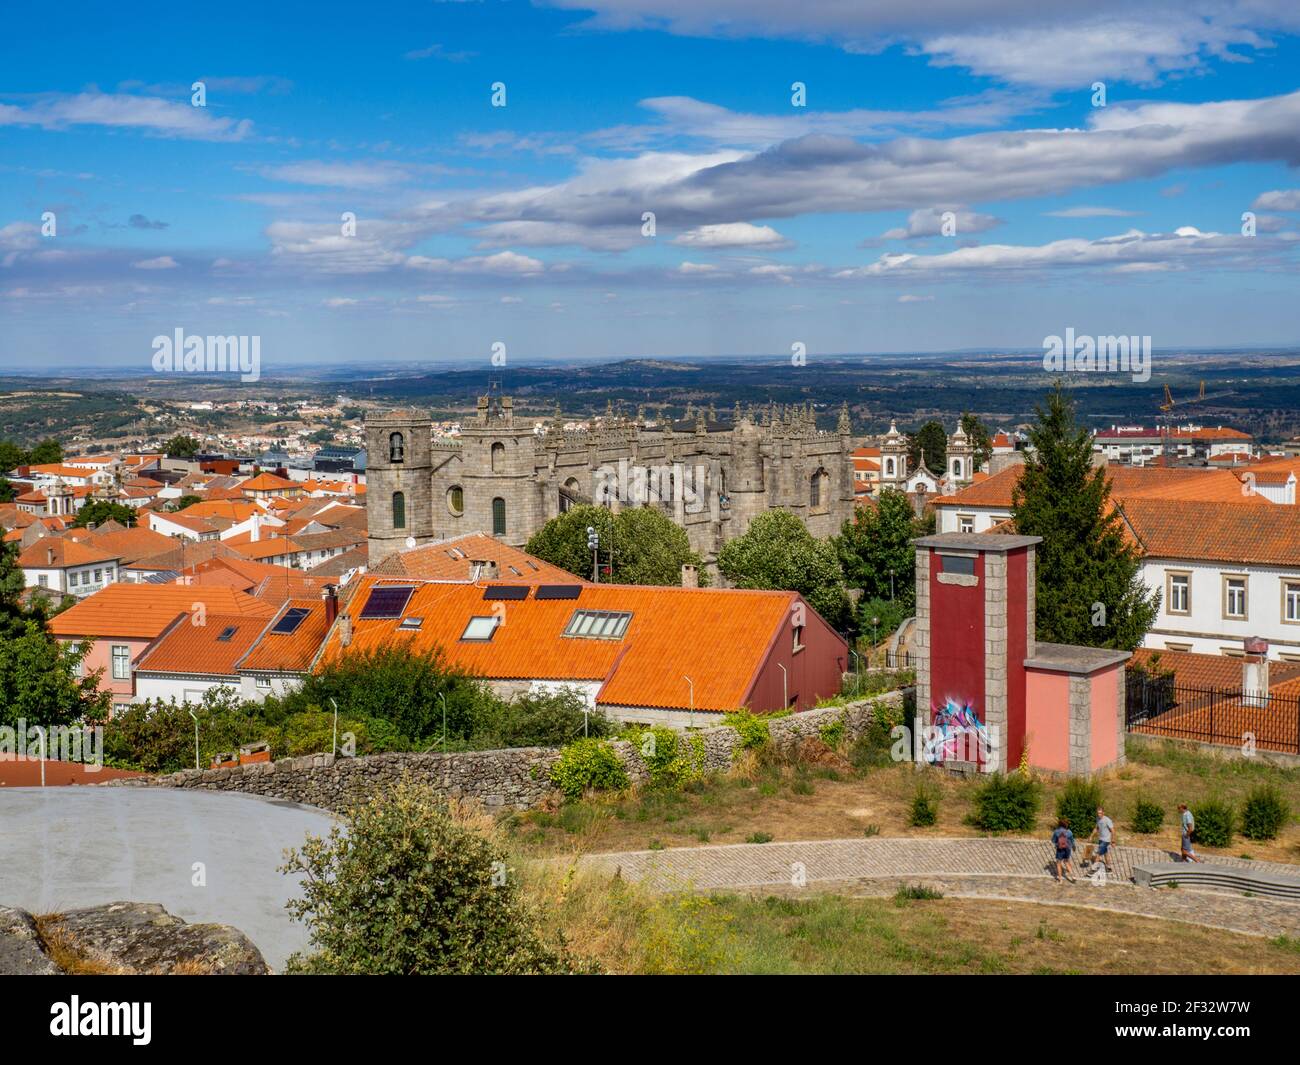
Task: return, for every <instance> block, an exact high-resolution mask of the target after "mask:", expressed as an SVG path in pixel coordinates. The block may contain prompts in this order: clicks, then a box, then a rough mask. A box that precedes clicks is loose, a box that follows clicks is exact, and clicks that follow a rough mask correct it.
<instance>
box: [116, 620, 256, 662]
mask: <svg viewBox="0 0 1300 1065" xmlns="http://www.w3.org/2000/svg"><path fill="white" fill-rule="evenodd" d="M198 617H199V615H192V616H182V617H181V618H180V619H179V620H176V621H175V622H174V623H173V624H172V626H171V628H169V629H168V630H167V631H166V633H164V634H163V637H162V638H161V639H160V640H159V641H158V642H157V643H156V644H154V646H153V647H152V648H151V649H150V650H148V651H146V652H145V653H144V654H143V655H142V656H141V657H140V659H139V661H138V662H137V663H136V667H135V668H136V670H137V671H138V672H144V673H185V674H190V675H199V676H205V677H234V676H236V675H237V674H236V673H235V663H236V662H237V661H238V660H239V659H240V658H242V657H243V656H244V654H245V653H246V652H247V651H248V649H249V648H250V647H252V646H253V644H254V642H256V640H257V638H258V637H259V636H261V635H262V633H263V631H264V630H265V629H266V625H267V621H268V618H267V617H266V616H265V615H260V616H259V615H254V614H214V613H209V614H207V615H206V616H204V617H203V621H202V624H198V625H196V624H194V621H195V620H197V618H198ZM232 629H233V630H234V631H233V632H231V631H230V630H232ZM222 636H227V637H228V638H227V639H224V640H223V639H222V638H221V637H222Z"/></svg>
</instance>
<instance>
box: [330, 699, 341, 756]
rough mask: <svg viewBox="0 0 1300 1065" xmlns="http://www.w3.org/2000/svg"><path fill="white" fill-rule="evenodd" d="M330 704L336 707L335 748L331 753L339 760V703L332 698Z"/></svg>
mask: <svg viewBox="0 0 1300 1065" xmlns="http://www.w3.org/2000/svg"><path fill="white" fill-rule="evenodd" d="M330 702H331V703H332V704H333V705H334V746H333V748H332V749H331V752H330V753H331V754H333V755H334V757H335V758H337V757H338V756H339V701H338V700H337V699H335V698H334V697H333V696H330Z"/></svg>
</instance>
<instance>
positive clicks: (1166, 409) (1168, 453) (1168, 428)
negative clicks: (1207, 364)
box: [1160, 381, 1234, 466]
mask: <svg viewBox="0 0 1300 1065" xmlns="http://www.w3.org/2000/svg"><path fill="white" fill-rule="evenodd" d="M1231 395H1234V392H1233V391H1232V389H1227V390H1225V391H1223V392H1212V393H1210V394H1209V395H1206V393H1205V382H1204V381H1202V382H1201V390H1200V392H1199V393H1197V395H1196V396H1195V397H1193V398H1192V399H1174V397H1173V394H1172V393H1171V392H1170V391H1169V386H1168V385H1165V401H1164V402H1163V403H1161V404H1160V410H1161V413H1163V414H1164V419H1165V432H1164V446H1163V447H1162V449H1161V451H1162V453H1163V454H1164V459H1165V465H1166V466H1168V465H1170V463H1171V462H1172V460H1173V450H1174V444H1173V435H1174V427H1173V420H1174V408H1175V407H1190V406H1193V405H1195V404H1197V403H1207V402H1209V401H1210V400H1214V399H1222V398H1223V397H1224V396H1231Z"/></svg>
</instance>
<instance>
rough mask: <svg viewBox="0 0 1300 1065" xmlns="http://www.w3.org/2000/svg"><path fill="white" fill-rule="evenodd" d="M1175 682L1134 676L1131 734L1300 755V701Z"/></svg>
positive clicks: (1127, 717) (1128, 691)
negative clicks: (1168, 737) (1144, 734)
mask: <svg viewBox="0 0 1300 1065" xmlns="http://www.w3.org/2000/svg"><path fill="white" fill-rule="evenodd" d="M1175 680H1176V678H1175V677H1173V676H1152V675H1150V674H1147V673H1143V672H1138V671H1134V670H1130V671H1129V673H1128V675H1127V677H1126V678H1125V681H1126V683H1125V706H1124V722H1125V725H1126V727H1127V728H1128V730H1129V731H1130V732H1142V733H1147V734H1150V735H1155V736H1170V737H1172V738H1175V739H1184V740H1196V741H1198V742H1200V743H1215V744H1224V745H1227V746H1232V747H1247V746H1249V747H1251V748H1260V749H1264V750H1271V751H1282V752H1285V753H1288V754H1300V696H1280V695H1276V694H1272V693H1269V692H1251V691H1245V690H1243V689H1241V688H1235V689H1233V688H1198V687H1192V686H1189V685H1181V684H1176V683H1175Z"/></svg>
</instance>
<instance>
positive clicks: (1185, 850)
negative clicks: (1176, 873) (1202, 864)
mask: <svg viewBox="0 0 1300 1065" xmlns="http://www.w3.org/2000/svg"><path fill="white" fill-rule="evenodd" d="M1178 819H1179V823H1180V824H1181V826H1182V830H1183V838H1182V841H1181V846H1182V854H1181V855H1180V857H1181V858H1182V860H1183V861H1185V862H1199V861H1200V860H1201V859H1200V858H1198V857H1196V851H1195V850H1193V849H1192V833H1193V832H1195V831H1196V818H1194V817H1193V816H1192V811H1191V810H1189V809H1188V808H1187V803H1185V802H1180V803H1179V804H1178Z"/></svg>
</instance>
